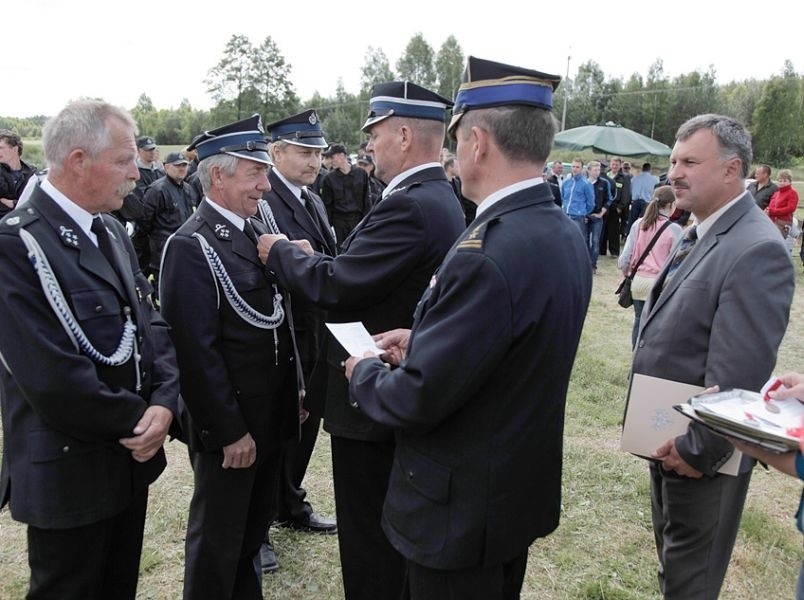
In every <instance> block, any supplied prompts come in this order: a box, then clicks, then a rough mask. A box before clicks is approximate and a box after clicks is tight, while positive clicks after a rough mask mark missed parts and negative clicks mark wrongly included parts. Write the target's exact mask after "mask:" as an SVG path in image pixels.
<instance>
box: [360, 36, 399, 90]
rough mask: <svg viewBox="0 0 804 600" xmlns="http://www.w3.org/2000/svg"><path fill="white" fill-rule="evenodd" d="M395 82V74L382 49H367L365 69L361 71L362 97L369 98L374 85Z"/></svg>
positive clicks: (370, 47)
mask: <svg viewBox="0 0 804 600" xmlns="http://www.w3.org/2000/svg"><path fill="white" fill-rule="evenodd" d="M393 80H394V72H393V70H392V69H391V63H389V62H388V57H387V56H385V52H383V51H382V48H376V49H375V48H373V47H372V46H369V47H368V48H367V49H366V55H365V61H364V63H363V67H362V68H361V69H360V96H361V97H362V98H368V97H369V95H370V94H371V87H372V86H373V85H374V84H376V83H383V82H386V81H393Z"/></svg>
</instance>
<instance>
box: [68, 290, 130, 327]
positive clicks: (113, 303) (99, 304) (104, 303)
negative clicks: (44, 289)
mask: <svg viewBox="0 0 804 600" xmlns="http://www.w3.org/2000/svg"><path fill="white" fill-rule="evenodd" d="M70 298H71V299H72V301H73V309H74V311H75V316H76V318H77V319H78V320H79V321H90V320H93V319H101V318H104V317H120V314H121V307H120V300H119V298H118V296H117V294H116V293H115V292H114V291H112V290H109V289H101V290H82V291H78V292H73V293H72V294H70Z"/></svg>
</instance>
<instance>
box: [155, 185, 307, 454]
mask: <svg viewBox="0 0 804 600" xmlns="http://www.w3.org/2000/svg"><path fill="white" fill-rule="evenodd" d="M209 202H210V201H209V200H208V199H204V200H203V201H202V202H201V204H200V206H199V207H198V210H197V211H196V212H195V213H194V214H193V217H192V218H191V219H190V220H189V221H187V222H186V223H185V224H184V225H182V226H181V227H180V228H179V230H178V231H177V232H176V233H175V234H174V235H173V236H172V237H171V238H170V239H169V240H168V243H167V245H166V246H165V251H164V258H163V261H162V271H161V275H160V297H161V306H162V314H163V315H164V317H165V319H166V320H167V322H168V323H170V325H171V336H172V338H173V341H174V343H175V345H176V354H177V357H178V363H179V372H180V374H181V394H182V400H183V405H182V406H181V410H182V422H183V424H184V425H185V436H186V441H187V443H188V445H189V446H190V448H191V449H192V450H194V451H197V452H204V451H209V452H215V451H220V449H221V448H222V447H223V446H226V445H229V444H231V443H233V442H236V441H237V440H239V439H240V438H242V437H243V436H244V435H245V434H246V432H248V433H250V434H251V436H252V437H253V438H254V440H255V442H256V443H257V451H258V452H261V451H262V450H263V449H265V448H275V447H278V446H279V444H280V443H281V442H282V441H284V440H285V439H287V438H288V437H290V436H292V435H297V434H298V395H297V387H296V384H297V380H296V371H295V365H294V364H293V361H294V360H295V359H294V353H293V347H292V339H291V335H290V332H289V323H288V319H287V317H286V318H285V321H284V323H283V324H282V325H281V326H280V327H279V328H278V329H277V330H276V332H277V335H278V341H279V351H278V355H277V353H276V346H275V344H274V332H273V330H269V329H260V328H257V327H254V326H252V325H250V324H248V323H247V322H246V321H244V320H243V319H242V318H241V317H240V316H239V315H238V314H237V313H236V312H235V311H234V309H233V308H232V306H231V305H230V304H229V302H228V301H227V299H226V297H225V296H224V294H223V292H222V290H221V286H220V285H219V283H218V280H217V278H215V277H214V275H213V274H212V271H211V269H210V267H209V265H208V263H207V261H206V259H205V258H204V256H203V255H202V252H201V246H200V245H199V242H198V240H197V239H196V238H195V237H193V235H194V234H198V235H200V236H203V238H204V239H205V240H206V241H207V242H208V243H209V245H210V246H211V247H212V248H213V249H214V250H215V251H216V252H217V254H218V256H219V258H220V260H221V262H222V263H223V265H224V267H225V269H226V271H227V273H228V275H229V277H230V278H231V281H232V283H233V284H234V287H235V288H236V289H237V292H238V293H239V294H240V296H242V298H243V299H244V300H245V301H246V302H247V303H248V304H249V305H250V306H251V307H253V308H254V309H256V310H257V311H259V312H261V313H262V314H264V315H270V314H272V313H273V306H272V303H273V297H274V290H273V287H272V283H273V281H272V279H271V278H269V277H268V276H267V275H266V272H265V270H264V268H263V266H262V263H261V262H260V260H259V257H258V256H257V248H256V246H255V245H254V244H253V243H252V242H251V241H250V240H249V239H248V238H247V237H246V236H245V234H244V233H243V232H242V231H240V230H239V229H237V228H236V227H235V226H234V225H233V224H232V223H231V222H230V221H229V220H228V219H226V218H225V217H224V216H223V215H221V214H220V213H219V212H218V211H216V210H215V209H214V208H213V207H211V206H210V205H209ZM252 224H253V226H254V229H255V230H257V234H258V235H259V234H261V233H267V232H266V231H265V229H264V227H263V226H262V224H261V223H259V222H255V221H253V220H252ZM277 363H278V364H277Z"/></svg>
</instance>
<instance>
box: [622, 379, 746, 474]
mask: <svg viewBox="0 0 804 600" xmlns="http://www.w3.org/2000/svg"><path fill="white" fill-rule="evenodd" d="M703 390H704V388H702V387H699V386H697V385H689V384H686V383H679V382H677V381H671V380H669V379H660V378H658V377H650V376H649V375H640V374H639V373H634V374H633V375H632V376H631V389H630V391H629V395H628V406H627V407H626V409H625V420H624V422H623V433H622V438H621V440H620V447H621V448H622V449H623V450H625V451H626V452H631V453H632V454H636V455H637V456H642V457H645V458H650V455H651V453H652V452H653V451H654V450H656V448H658V447H659V446H661V445H662V444H664V443H665V442H666V441H667V440H669V439H670V438H672V437H676V436H679V435H683V434H684V433H685V432H686V431H687V426H688V425H689V422H690V420H689V419H688V418H687V417H685V416H684V415H682V414H681V413H680V412H678V411H676V410H675V409H673V406H675V405H676V404H683V403H684V402H686V401H687V400H689V399H690V397H692V396H695V395H696V394H699V393H701V392H702V391H703ZM742 456H743V454H742V452H739V451H738V450H735V451H734V454H732V455H731V458H729V460H728V461H726V464H724V465H723V466H722V467H720V469H719V470H718V473H725V474H726V475H737V473H738V469H739V468H740V459H741V458H742Z"/></svg>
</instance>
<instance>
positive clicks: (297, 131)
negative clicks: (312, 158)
mask: <svg viewBox="0 0 804 600" xmlns="http://www.w3.org/2000/svg"><path fill="white" fill-rule="evenodd" d="M265 128H266V129H267V130H268V133H270V134H271V141H272V142H278V141H279V140H284V141H286V142H288V143H289V144H294V145H296V146H305V147H307V148H326V147H327V140H325V139H324V132H323V131H322V130H321V120H320V119H319V118H318V115H317V114H316V112H315V111H314V110H306V111H304V112H302V113H299V114H297V115H293V116H291V117H287V118H286V119H282V120H281V121H276V122H274V123H271V124H270V125H266V126H265Z"/></svg>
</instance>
